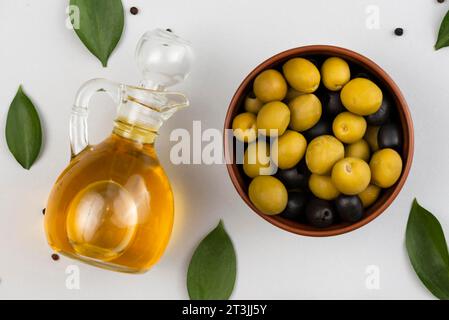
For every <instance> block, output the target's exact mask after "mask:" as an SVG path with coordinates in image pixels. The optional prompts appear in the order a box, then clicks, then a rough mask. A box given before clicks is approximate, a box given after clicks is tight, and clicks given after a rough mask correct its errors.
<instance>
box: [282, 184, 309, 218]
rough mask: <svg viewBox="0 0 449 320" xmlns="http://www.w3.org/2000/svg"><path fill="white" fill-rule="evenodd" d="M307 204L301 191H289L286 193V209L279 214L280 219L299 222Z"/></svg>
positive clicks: (305, 197) (305, 195) (304, 194)
mask: <svg viewBox="0 0 449 320" xmlns="http://www.w3.org/2000/svg"><path fill="white" fill-rule="evenodd" d="M306 203H307V194H306V193H305V192H301V191H291V192H289V193H288V202H287V207H286V208H285V210H284V211H283V212H282V213H281V217H284V218H286V219H290V220H297V221H298V220H301V217H302V216H303V215H304V209H305V207H306Z"/></svg>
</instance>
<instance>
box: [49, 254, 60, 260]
mask: <svg viewBox="0 0 449 320" xmlns="http://www.w3.org/2000/svg"><path fill="white" fill-rule="evenodd" d="M51 258H52V259H53V261H58V260H59V255H58V254H56V253H53V254H52V255H51Z"/></svg>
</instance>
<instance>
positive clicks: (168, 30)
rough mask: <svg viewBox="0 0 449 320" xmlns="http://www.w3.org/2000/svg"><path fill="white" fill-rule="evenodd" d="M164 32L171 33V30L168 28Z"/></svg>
mask: <svg viewBox="0 0 449 320" xmlns="http://www.w3.org/2000/svg"><path fill="white" fill-rule="evenodd" d="M165 31H167V32H173V31H172V29H170V28H167V29H165Z"/></svg>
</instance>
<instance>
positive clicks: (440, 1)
mask: <svg viewBox="0 0 449 320" xmlns="http://www.w3.org/2000/svg"><path fill="white" fill-rule="evenodd" d="M444 1H445V0H437V2H438V3H444Z"/></svg>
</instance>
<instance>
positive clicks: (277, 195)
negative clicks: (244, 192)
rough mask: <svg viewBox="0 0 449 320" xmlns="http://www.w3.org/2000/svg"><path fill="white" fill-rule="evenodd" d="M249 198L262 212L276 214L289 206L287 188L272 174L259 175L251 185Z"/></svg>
mask: <svg viewBox="0 0 449 320" xmlns="http://www.w3.org/2000/svg"><path fill="white" fill-rule="evenodd" d="M248 194H249V199H250V200H251V202H252V203H253V204H254V205H255V206H256V208H257V209H259V210H260V211H261V212H262V213H264V214H267V215H276V214H279V213H281V212H282V211H284V209H285V207H286V206H287V201H288V194H287V189H286V188H285V186H284V185H283V184H282V182H281V181H279V180H278V179H276V178H275V177H271V176H259V177H256V178H254V179H253V181H251V183H250V185H249V190H248Z"/></svg>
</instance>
